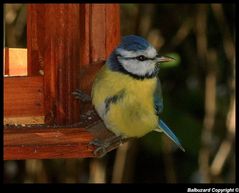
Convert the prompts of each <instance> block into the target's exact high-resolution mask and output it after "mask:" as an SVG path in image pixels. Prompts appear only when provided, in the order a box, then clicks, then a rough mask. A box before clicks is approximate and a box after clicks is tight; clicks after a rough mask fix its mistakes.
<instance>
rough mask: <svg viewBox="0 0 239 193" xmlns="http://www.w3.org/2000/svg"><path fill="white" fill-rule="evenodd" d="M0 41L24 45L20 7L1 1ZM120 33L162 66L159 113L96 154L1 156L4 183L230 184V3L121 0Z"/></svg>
mask: <svg viewBox="0 0 239 193" xmlns="http://www.w3.org/2000/svg"><path fill="white" fill-rule="evenodd" d="M4 16H5V18H4V19H5V29H4V30H5V47H26V5H23V4H5V5H4ZM121 34H122V35H128V34H136V35H140V36H143V37H145V38H146V39H148V40H149V41H150V42H151V44H153V45H154V46H155V47H156V49H157V50H159V53H160V54H165V55H168V56H172V57H174V58H175V59H176V62H174V63H165V64H163V65H161V70H160V73H159V77H160V79H161V82H162V89H163V97H164V111H163V114H162V117H163V119H164V120H165V121H166V122H167V123H168V125H169V126H170V127H171V128H172V129H173V130H174V131H175V133H176V135H177V136H178V137H179V138H180V140H181V142H182V144H183V146H184V148H185V149H186V152H185V153H184V152H182V151H180V150H179V149H177V148H176V147H175V145H174V144H173V143H172V142H171V141H170V140H169V139H168V138H167V137H165V136H164V135H162V134H159V133H156V132H152V133H149V134H147V135H146V136H144V137H142V138H140V139H135V140H132V141H130V142H128V143H126V144H124V145H122V146H120V147H119V148H118V149H117V150H114V151H112V152H110V153H108V154H107V155H106V156H105V157H103V158H101V159H92V158H89V159H58V160H57V159H55V160H21V161H4V182H5V183H44V182H46V183H48V182H49V183H52V182H54V183H55V182H60V183H88V182H90V183H122V182H124V183H134V182H142V183H144V182H158V183H211V182H213V183H234V182H235V167H236V166H235V165H236V162H235V4H121Z"/></svg>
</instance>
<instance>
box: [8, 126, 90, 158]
mask: <svg viewBox="0 0 239 193" xmlns="http://www.w3.org/2000/svg"><path fill="white" fill-rule="evenodd" d="M92 138H93V137H92V135H91V134H90V133H89V132H87V131H86V130H85V129H82V128H61V129H57V128H46V129H37V128H32V129H31V128H17V129H12V128H11V129H4V160H17V159H50V158H62V157H64V158H74V157H75V158H80V157H93V154H92V150H93V149H94V148H93V147H91V146H89V145H88V143H89V142H90V141H91V140H92Z"/></svg>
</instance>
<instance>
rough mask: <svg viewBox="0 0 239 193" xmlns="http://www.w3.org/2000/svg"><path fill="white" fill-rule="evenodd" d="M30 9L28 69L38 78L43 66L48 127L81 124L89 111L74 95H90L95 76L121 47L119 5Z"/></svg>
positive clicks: (64, 5) (33, 6)
mask: <svg viewBox="0 0 239 193" xmlns="http://www.w3.org/2000/svg"><path fill="white" fill-rule="evenodd" d="M28 10H29V11H30V12H31V13H30V16H31V17H30V18H29V22H30V23H31V24H30V26H29V27H28V35H29V36H28V41H29V43H28V45H29V46H30V47H29V48H28V49H29V51H28V56H29V57H28V58H29V64H30V67H29V69H31V71H32V73H37V70H36V69H38V67H39V66H40V68H42V67H43V66H44V97H45V122H46V123H48V124H63V125H65V124H72V123H74V122H79V121H80V118H79V117H80V116H79V114H80V113H81V112H85V111H86V109H87V110H89V108H90V106H89V105H85V104H79V101H76V100H75V99H74V97H73V95H72V94H71V93H72V92H73V91H74V90H75V89H76V88H81V89H83V90H84V91H85V92H87V93H88V94H89V93H90V90H91V88H90V86H91V83H92V80H93V78H94V76H95V73H96V71H98V69H99V66H101V65H102V64H103V62H104V61H105V60H106V59H107V57H108V55H109V53H110V52H111V51H112V50H113V48H114V47H115V46H116V44H117V43H118V40H119V36H120V29H119V5H117V4H47V5H46V4H32V5H30V7H29V9H28ZM33 65H36V66H38V67H37V68H35V67H33ZM94 69H95V70H94ZM89 73H90V75H89ZM80 109H81V110H80Z"/></svg>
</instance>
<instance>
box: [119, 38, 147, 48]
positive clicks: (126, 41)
mask: <svg viewBox="0 0 239 193" xmlns="http://www.w3.org/2000/svg"><path fill="white" fill-rule="evenodd" d="M149 46H150V44H149V42H148V41H147V40H146V39H144V38H142V37H140V36H136V35H128V36H124V37H123V38H122V41H121V43H120V44H119V46H118V48H121V49H124V50H128V51H137V50H146V49H147V48H148V47H149Z"/></svg>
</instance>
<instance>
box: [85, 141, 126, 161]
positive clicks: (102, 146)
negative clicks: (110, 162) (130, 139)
mask: <svg viewBox="0 0 239 193" xmlns="http://www.w3.org/2000/svg"><path fill="white" fill-rule="evenodd" d="M121 143H122V139H121V136H113V137H110V138H108V139H106V140H105V141H101V140H99V139H94V140H93V141H91V142H90V145H94V146H96V147H97V148H96V149H95V150H94V152H93V154H94V155H95V156H96V157H99V158H101V157H103V156H104V155H105V154H107V153H108V152H110V151H111V150H113V149H115V148H117V147H118V146H119V145H120V144H121Z"/></svg>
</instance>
